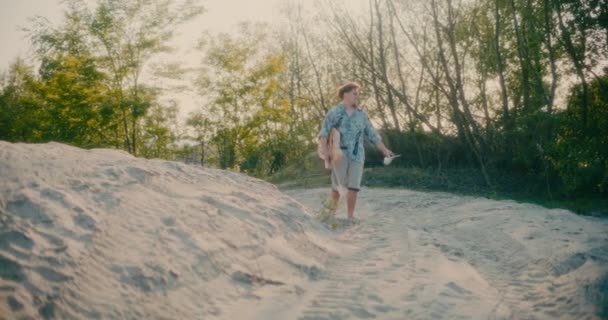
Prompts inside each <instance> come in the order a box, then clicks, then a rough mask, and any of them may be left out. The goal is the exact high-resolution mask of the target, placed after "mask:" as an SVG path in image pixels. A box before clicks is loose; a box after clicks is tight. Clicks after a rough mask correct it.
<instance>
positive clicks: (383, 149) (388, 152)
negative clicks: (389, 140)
mask: <svg viewBox="0 0 608 320" xmlns="http://www.w3.org/2000/svg"><path fill="white" fill-rule="evenodd" d="M377 146H378V149H379V150H380V152H382V154H383V155H384V156H385V157H387V158H390V157H392V156H394V155H395V154H394V153H393V152H392V151H391V150H389V149H388V148H387V147H386V146H385V145H384V143H382V142H380V143H378V145H377Z"/></svg>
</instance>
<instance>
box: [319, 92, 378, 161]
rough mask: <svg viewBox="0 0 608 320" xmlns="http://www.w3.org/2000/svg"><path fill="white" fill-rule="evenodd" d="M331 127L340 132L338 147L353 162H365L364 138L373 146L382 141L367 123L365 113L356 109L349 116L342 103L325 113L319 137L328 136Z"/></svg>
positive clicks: (367, 117) (367, 118)
mask: <svg viewBox="0 0 608 320" xmlns="http://www.w3.org/2000/svg"><path fill="white" fill-rule="evenodd" d="M332 127H337V129H338V131H340V147H341V148H342V149H343V151H344V153H345V155H347V156H348V158H349V159H350V160H352V161H354V162H360V163H363V162H364V161H365V149H364V148H363V137H364V136H365V137H366V138H367V140H368V141H369V142H370V143H372V144H374V145H375V144H378V143H379V142H381V141H382V138H381V137H380V135H379V134H378V132H377V131H376V129H374V127H373V126H372V123H371V122H370V121H369V116H368V115H367V112H365V111H362V110H358V109H356V110H355V111H353V113H352V114H351V115H350V116H349V115H348V113H347V112H346V106H345V105H344V104H343V103H340V104H338V105H337V106H335V107H334V108H333V109H331V110H329V111H328V112H327V114H326V115H325V120H323V125H322V126H321V131H320V132H319V137H327V136H329V131H330V130H331V128H332Z"/></svg>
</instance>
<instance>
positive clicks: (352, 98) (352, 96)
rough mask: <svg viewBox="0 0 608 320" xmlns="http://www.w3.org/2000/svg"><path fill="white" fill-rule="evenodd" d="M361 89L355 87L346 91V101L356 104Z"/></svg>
mask: <svg viewBox="0 0 608 320" xmlns="http://www.w3.org/2000/svg"><path fill="white" fill-rule="evenodd" d="M359 91H360V89H353V90H351V91H350V92H346V93H345V94H344V102H346V103H347V104H350V105H354V104H355V103H356V102H357V100H358V99H359Z"/></svg>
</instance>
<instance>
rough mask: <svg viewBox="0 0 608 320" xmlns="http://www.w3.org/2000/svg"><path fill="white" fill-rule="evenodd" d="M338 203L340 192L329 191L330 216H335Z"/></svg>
mask: <svg viewBox="0 0 608 320" xmlns="http://www.w3.org/2000/svg"><path fill="white" fill-rule="evenodd" d="M338 203H340V192H338V191H336V190H332V191H331V214H335V213H336V210H338Z"/></svg>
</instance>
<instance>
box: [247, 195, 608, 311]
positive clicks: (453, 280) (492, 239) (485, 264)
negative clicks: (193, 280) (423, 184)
mask: <svg viewBox="0 0 608 320" xmlns="http://www.w3.org/2000/svg"><path fill="white" fill-rule="evenodd" d="M325 192H326V190H306V191H290V192H288V193H289V194H290V195H291V196H293V197H294V198H296V199H297V200H299V201H300V202H302V203H304V204H305V205H308V206H310V207H312V208H317V209H318V206H319V205H318V204H319V199H320V197H321V196H322V194H323V193H325ZM338 215H344V212H343V210H342V211H341V212H339V213H338ZM357 215H358V217H359V218H360V219H361V222H360V223H359V224H358V225H356V226H352V227H349V228H347V229H344V230H338V231H337V232H336V238H337V239H338V240H339V241H341V242H343V243H344V244H345V245H349V248H351V249H348V250H345V251H344V252H343V253H342V254H341V255H340V256H339V257H334V258H331V259H330V260H329V261H328V262H327V264H326V266H325V272H324V273H323V275H322V276H321V277H320V279H319V280H317V281H315V282H312V283H311V284H310V286H308V287H306V288H303V289H304V290H303V293H302V294H300V295H299V296H292V297H290V296H281V297H280V298H279V299H277V300H276V301H272V302H269V303H265V304H264V305H265V306H266V307H264V308H261V311H260V313H259V314H258V316H257V318H259V319H267V318H273V319H300V320H312V319H372V318H376V319H547V318H552V319H553V318H557V319H597V318H604V317H607V316H608V314H606V311H607V310H606V308H608V307H606V304H605V302H606V301H607V300H606V295H607V292H606V291H607V287H608V277H607V275H608V223H607V222H606V221H605V220H604V221H603V220H599V219H591V218H586V217H581V216H576V215H574V214H572V213H570V212H567V211H565V210H549V209H545V208H542V207H538V206H535V205H530V204H518V203H516V202H513V201H493V200H488V199H483V198H472V197H462V196H456V195H449V194H443V193H422V192H413V191H407V190H382V189H372V190H364V191H363V192H362V193H361V198H360V202H359V206H358V211H357Z"/></svg>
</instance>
